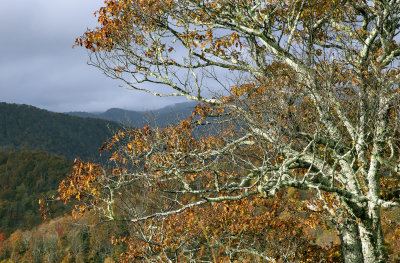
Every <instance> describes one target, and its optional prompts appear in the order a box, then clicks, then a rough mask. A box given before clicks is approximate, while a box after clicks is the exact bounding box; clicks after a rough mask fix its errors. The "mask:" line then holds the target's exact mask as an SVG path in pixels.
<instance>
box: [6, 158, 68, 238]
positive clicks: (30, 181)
mask: <svg viewBox="0 0 400 263" xmlns="http://www.w3.org/2000/svg"><path fill="white" fill-rule="evenodd" d="M71 170H72V161H70V160H67V159H66V158H65V157H58V156H54V155H49V154H47V153H45V152H29V151H19V152H0V233H5V234H6V235H7V236H8V235H9V234H11V233H12V231H14V230H16V229H18V228H19V229H24V230H26V229H31V228H32V227H33V226H36V225H38V224H41V223H42V222H43V220H42V218H41V216H40V213H39V204H38V200H39V198H41V197H46V196H47V197H50V196H51V195H54V194H57V184H59V183H60V181H61V179H62V178H64V177H65V176H67V175H68V174H69V173H70V172H71ZM53 204H54V205H53V206H52V212H53V213H52V215H54V216H57V215H58V216H59V215H63V214H64V212H66V210H65V206H64V205H62V203H60V202H58V203H53Z"/></svg>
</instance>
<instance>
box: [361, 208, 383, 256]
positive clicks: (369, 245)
mask: <svg viewBox="0 0 400 263" xmlns="http://www.w3.org/2000/svg"><path fill="white" fill-rule="evenodd" d="M369 210H370V211H371V213H370V215H369V216H368V218H367V219H364V220H361V221H360V223H359V224H358V229H359V232H360V240H361V245H362V251H363V255H364V262H365V263H380V262H382V263H383V262H386V255H385V251H384V247H383V244H384V240H383V234H382V224H381V218H380V207H379V206H374V207H370V209H369Z"/></svg>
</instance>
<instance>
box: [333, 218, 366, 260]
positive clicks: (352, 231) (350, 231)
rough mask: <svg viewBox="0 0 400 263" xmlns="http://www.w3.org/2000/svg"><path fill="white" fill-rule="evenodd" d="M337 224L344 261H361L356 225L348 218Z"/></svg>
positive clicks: (361, 254) (361, 252)
mask: <svg viewBox="0 0 400 263" xmlns="http://www.w3.org/2000/svg"><path fill="white" fill-rule="evenodd" d="M338 226H339V237H340V241H341V243H342V245H341V246H342V254H343V259H344V262H345V263H363V262H364V257H363V251H362V246H361V241H360V235H359V232H358V226H357V224H356V223H355V221H354V220H352V219H350V218H348V219H347V220H345V221H344V222H342V223H339V224H338Z"/></svg>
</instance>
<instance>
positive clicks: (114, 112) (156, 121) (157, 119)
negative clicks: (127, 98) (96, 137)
mask: <svg viewBox="0 0 400 263" xmlns="http://www.w3.org/2000/svg"><path fill="white" fill-rule="evenodd" d="M196 104H197V103H196V102H183V103H177V104H174V105H172V106H168V107H164V108H161V109H158V110H153V111H131V110H124V109H119V108H112V109H109V110H107V111H105V112H102V113H90V112H67V114H69V115H71V116H77V117H83V118H97V119H103V120H108V121H115V122H119V123H122V124H124V125H127V126H131V127H139V128H141V127H143V126H146V125H151V126H158V127H165V126H167V125H169V124H175V123H177V122H178V121H179V120H182V119H183V118H186V117H189V116H190V115H191V113H192V111H193V109H194V107H195V106H196Z"/></svg>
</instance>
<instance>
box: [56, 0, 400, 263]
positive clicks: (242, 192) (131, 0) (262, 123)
mask: <svg viewBox="0 0 400 263" xmlns="http://www.w3.org/2000/svg"><path fill="white" fill-rule="evenodd" d="M96 15H97V17H98V21H99V26H98V27H97V28H95V29H92V30H88V31H87V32H86V33H85V34H84V35H83V36H82V37H80V38H78V39H77V40H76V44H77V45H79V46H84V47H86V48H87V49H89V50H90V61H89V63H90V64H92V65H94V66H95V67H97V68H99V69H100V70H102V71H103V72H104V73H105V74H106V75H108V76H109V77H111V78H114V79H117V80H119V81H121V82H122V83H123V84H124V85H125V86H126V87H127V88H129V89H132V90H137V91H142V92H147V93H150V94H153V95H155V96H158V97H165V96H181V97H185V98H187V99H189V100H194V101H198V102H199V103H200V104H199V105H198V106H197V107H196V108H195V110H194V112H193V116H192V117H191V118H189V119H186V120H183V121H182V122H181V123H180V124H178V125H176V126H170V127H166V128H155V127H144V128H143V129H125V130H121V131H119V132H117V133H116V134H115V135H114V137H112V138H111V139H110V140H109V141H108V142H107V143H105V144H104V145H103V148H102V149H103V150H106V151H110V152H111V156H112V157H111V158H110V163H109V165H108V166H107V165H97V164H91V163H84V162H81V161H79V160H77V161H76V163H75V169H74V172H73V173H72V174H71V175H70V176H69V177H68V178H66V179H65V180H64V181H63V182H62V184H61V185H60V197H61V199H62V200H64V201H69V200H71V199H75V200H77V201H79V202H78V203H79V205H78V206H77V207H76V209H77V211H78V212H80V213H84V212H85V211H88V210H92V211H94V212H96V213H98V214H99V215H100V216H102V218H103V219H105V220H108V221H117V222H125V223H127V224H129V225H130V226H131V227H132V229H134V230H135V231H133V232H131V233H130V235H129V236H127V237H125V238H124V237H121V239H120V238H118V237H116V238H115V240H114V241H113V242H116V243H119V242H122V243H124V244H126V245H127V246H128V247H127V248H128V251H127V252H126V253H124V254H123V257H122V259H124V260H126V261H140V260H142V261H146V260H154V261H168V260H172V261H174V260H175V261H190V260H194V261H195V260H197V261H201V260H208V261H214V262H224V261H226V262H227V261H234V260H237V261H246V260H248V261H250V262H251V261H257V260H258V261H272V262H273V261H276V262H278V261H283V262H289V261H296V260H299V261H307V260H308V261H318V260H319V259H321V260H322V259H323V260H325V261H329V260H331V261H338V260H343V261H345V262H366V263H375V262H385V261H386V260H388V259H389V251H390V249H388V248H387V247H388V245H387V244H386V243H385V242H387V238H386V239H385V233H384V228H383V227H382V222H384V218H383V217H382V212H383V211H384V210H385V209H388V211H386V212H390V211H389V209H394V207H398V206H399V199H398V190H397V188H398V187H399V181H400V180H399V179H400V178H399V168H398V165H397V162H398V159H399V153H400V150H399V149H400V144H399V139H398V138H399V132H398V125H399V119H400V118H399V117H400V111H399V107H398V105H399V103H400V96H399V93H398V91H399V70H400V68H399V61H398V58H399V56H400V46H399V42H398V35H399V34H400V2H399V1H396V0H385V1H361V0H357V1H336V0H332V1H320V0H312V1H305V0H299V1H297V0H296V1H294V0H293V1H292V0H288V1H280V0H268V1H262V0H250V1H248V0H247V1H242V0H180V1H173V0H171V1H159V0H136V1H135V0H106V1H105V6H104V7H103V8H101V9H100V10H99V11H98V12H97V13H96ZM157 85H158V89H157V88H156V87H155V86H157ZM291 189H296V192H297V194H299V195H302V197H299V198H292V197H291V198H288V197H287V196H286V194H287V193H288V192H289V191H292V190H291ZM294 196H295V195H294ZM286 215H288V216H286ZM389 224H390V223H389ZM315 227H317V228H318V227H321V228H322V227H324V228H325V229H326V230H332V231H333V230H335V231H336V233H337V234H338V236H339V237H340V251H339V250H337V248H338V247H336V246H335V245H334V244H332V246H330V247H328V248H319V250H320V253H316V252H315V251H316V249H314V248H315V247H313V246H318V244H317V243H318V242H314V243H313V238H315V236H314V237H313V236H312V234H310V233H312V231H310V228H315ZM278 229H279V231H278ZM284 236H285V237H286V239H285V238H283V237H284ZM288 237H293V240H291V239H290V238H288ZM292 241H293V242H292ZM307 241H308V242H307ZM293 244H297V245H296V246H293ZM283 247H285V248H287V249H288V250H287V252H285V253H284V252H282V250H280V249H281V248H283ZM339 258H340V259H339Z"/></svg>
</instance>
